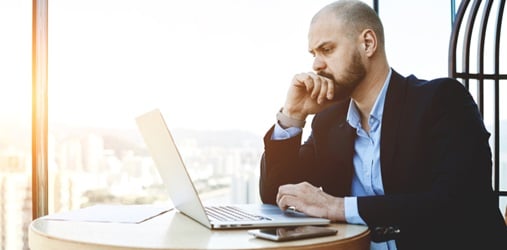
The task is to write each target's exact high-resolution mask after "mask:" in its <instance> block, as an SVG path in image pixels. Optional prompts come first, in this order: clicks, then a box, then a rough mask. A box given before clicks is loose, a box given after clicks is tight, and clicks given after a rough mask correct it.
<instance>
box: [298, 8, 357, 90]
mask: <svg viewBox="0 0 507 250" xmlns="http://www.w3.org/2000/svg"><path fill="white" fill-rule="evenodd" d="M343 26H344V25H342V24H341V22H340V20H339V19H338V18H336V17H335V16H334V15H333V14H332V13H329V14H325V13H324V14H321V15H320V16H319V17H317V19H315V20H314V22H313V23H312V24H311V26H310V32H309V35H308V41H309V51H310V53H311V54H312V55H313V56H314V58H315V59H314V63H313V69H314V70H315V72H316V73H317V74H319V75H321V76H324V77H326V78H329V79H332V80H333V81H334V83H335V86H336V89H337V90H336V91H335V99H341V98H345V97H349V96H350V95H351V93H352V92H353V91H354V89H355V88H356V86H357V85H358V84H359V83H360V82H361V81H362V80H363V78H364V77H365V75H366V68H365V66H364V64H363V62H362V60H361V54H360V52H359V47H358V46H359V45H360V44H358V42H357V39H356V37H351V35H348V34H347V32H346V30H345V28H344V27H343Z"/></svg>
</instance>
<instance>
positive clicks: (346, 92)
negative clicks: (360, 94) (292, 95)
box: [318, 51, 366, 101]
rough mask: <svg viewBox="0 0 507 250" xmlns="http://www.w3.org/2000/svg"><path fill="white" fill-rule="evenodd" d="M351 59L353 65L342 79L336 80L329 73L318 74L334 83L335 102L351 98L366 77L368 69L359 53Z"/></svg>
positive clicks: (350, 65)
mask: <svg viewBox="0 0 507 250" xmlns="http://www.w3.org/2000/svg"><path fill="white" fill-rule="evenodd" d="M351 59H352V61H351V63H350V64H349V65H348V67H347V68H346V69H345V74H343V75H342V76H341V77H340V78H335V77H334V75H332V74H330V73H327V72H319V73H318V75H320V76H322V77H326V78H329V79H331V80H332V81H333V83H334V86H335V91H334V97H333V101H339V100H343V99H346V98H349V97H350V95H351V94H352V92H354V90H355V89H356V87H357V86H358V85H359V83H360V82H361V81H362V80H363V79H364V77H365V75H366V67H365V66H364V64H363V63H362V62H361V56H360V54H359V52H358V51H356V52H355V53H354V54H353V55H352V58H351Z"/></svg>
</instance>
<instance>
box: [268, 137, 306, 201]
mask: <svg viewBox="0 0 507 250" xmlns="http://www.w3.org/2000/svg"><path fill="white" fill-rule="evenodd" d="M272 133H273V127H272V128H271V129H270V130H269V131H268V132H267V133H266V135H265V137H264V146H265V148H264V153H263V155H262V158H261V171H260V181H259V185H260V195H261V200H262V202H264V203H270V204H275V203H276V194H277V193H278V187H279V186H281V185H284V184H289V183H299V182H302V181H304V180H307V178H308V176H309V175H310V174H311V173H310V172H309V168H305V167H304V166H306V165H308V164H311V162H312V159H313V158H314V157H313V156H312V153H311V152H312V150H311V147H312V146H311V145H312V143H311V141H312V139H311V137H310V138H309V139H308V141H307V142H306V143H305V145H304V146H302V145H301V136H302V134H299V135H297V136H295V137H292V138H289V139H286V140H272V139H271V135H272ZM305 149H306V150H305ZM305 152H306V153H305Z"/></svg>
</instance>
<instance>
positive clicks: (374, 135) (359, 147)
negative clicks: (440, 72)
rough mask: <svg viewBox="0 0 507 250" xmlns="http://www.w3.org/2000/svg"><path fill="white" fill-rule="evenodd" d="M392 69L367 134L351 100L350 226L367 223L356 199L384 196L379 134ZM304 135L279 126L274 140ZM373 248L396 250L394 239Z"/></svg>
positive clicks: (346, 202)
mask: <svg viewBox="0 0 507 250" xmlns="http://www.w3.org/2000/svg"><path fill="white" fill-rule="evenodd" d="M391 73H392V70H389V73H388V75H387V77H386V80H385V82H384V86H383V87H382V89H381V90H380V93H379V95H378V97H377V100H376V101H375V104H374V105H373V108H372V110H371V112H370V116H369V119H368V124H369V126H370V131H369V133H367V132H366V131H365V130H364V129H363V128H362V126H361V115H360V113H359V111H358V109H357V106H356V104H355V102H354V100H350V105H349V110H348V112H347V122H348V123H349V124H350V126H351V127H353V128H354V129H356V133H357V137H356V141H355V143H354V159H353V163H354V176H353V179H352V187H351V195H352V196H350V197H345V199H344V206H345V219H346V220H347V223H350V224H364V225H365V224H366V223H365V222H364V220H363V219H362V218H361V216H360V215H359V212H358V209H357V197H359V196H373V195H383V194H384V186H383V184H382V175H381V171H380V132H381V127H382V114H383V111H384V101H385V97H386V92H387V88H388V86H389V80H390V79H391ZM301 132H302V129H300V128H287V129H283V128H282V127H281V126H280V125H278V123H276V124H275V129H274V132H273V135H272V137H271V139H273V140H283V139H288V138H290V137H293V136H295V135H297V134H299V133H301ZM370 249H372V250H373V249H374V250H380V249H389V250H393V249H396V244H395V241H394V240H391V241H387V242H380V243H376V242H371V247H370Z"/></svg>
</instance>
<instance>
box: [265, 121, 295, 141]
mask: <svg viewBox="0 0 507 250" xmlns="http://www.w3.org/2000/svg"><path fill="white" fill-rule="evenodd" d="M301 131H303V129H302V128H298V127H289V128H286V129H284V128H282V126H280V124H278V122H277V123H275V129H274V131H273V134H272V135H271V140H286V139H289V138H292V137H294V136H296V135H298V134H299V133H301Z"/></svg>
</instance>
